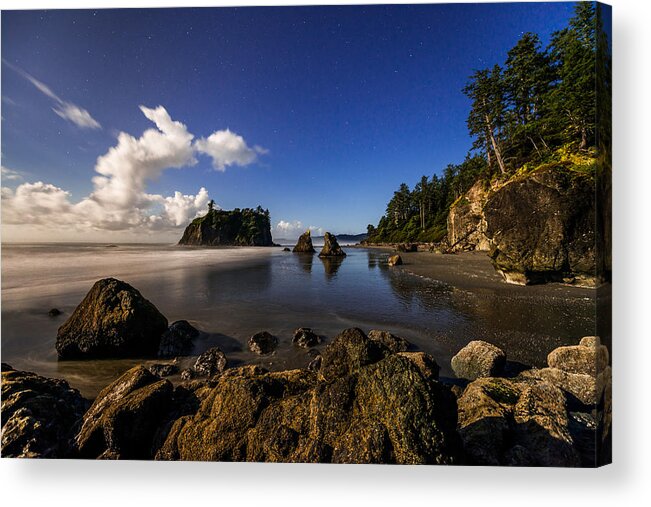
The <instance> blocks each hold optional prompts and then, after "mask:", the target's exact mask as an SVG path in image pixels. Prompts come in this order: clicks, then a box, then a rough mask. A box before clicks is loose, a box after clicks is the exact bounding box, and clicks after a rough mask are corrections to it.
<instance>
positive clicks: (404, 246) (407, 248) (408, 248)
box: [396, 243, 418, 253]
mask: <svg viewBox="0 0 651 507" xmlns="http://www.w3.org/2000/svg"><path fill="white" fill-rule="evenodd" d="M396 251H398V252H403V253H408V252H417V251H418V244H416V243H400V244H398V245H396Z"/></svg>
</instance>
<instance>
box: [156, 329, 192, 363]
mask: <svg viewBox="0 0 651 507" xmlns="http://www.w3.org/2000/svg"><path fill="white" fill-rule="evenodd" d="M199 334H200V333H199V330H198V329H196V328H194V327H193V326H192V325H190V323H189V322H188V321H187V320H177V321H176V322H174V323H173V324H172V325H170V327H168V328H167V330H166V331H165V332H164V333H163V335H162V336H161V339H160V345H159V346H158V357H177V356H187V355H189V354H190V353H191V352H192V349H193V348H194V339H195V338H197V337H198V336H199Z"/></svg>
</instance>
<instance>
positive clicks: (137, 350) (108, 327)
mask: <svg viewBox="0 0 651 507" xmlns="http://www.w3.org/2000/svg"><path fill="white" fill-rule="evenodd" d="M166 329H167V319H166V318H165V317H164V316H163V315H161V313H160V312H159V311H158V310H157V309H156V307H155V306H154V305H153V304H151V303H150V302H149V301H148V300H146V299H145V298H144V297H142V295H141V294H140V292H138V290H136V289H135V288H133V287H132V286H131V285H129V284H128V283H125V282H122V281H120V280H116V279H115V278H104V279H102V280H99V281H98V282H96V283H95V285H93V287H92V288H91V289H90V291H89V292H88V294H87V295H86V297H85V298H84V299H83V301H82V302H81V303H80V304H79V306H77V308H76V309H75V311H74V312H73V313H72V315H71V316H70V318H69V319H68V320H67V321H66V322H65V323H64V324H63V325H62V326H61V327H60V328H59V331H58V333H57V339H56V349H57V353H58V354H59V358H61V359H77V358H89V357H100V358H101V357H142V356H154V355H156V353H157V352H158V347H159V344H160V338H161V335H162V334H163V333H164V332H165V331H166Z"/></svg>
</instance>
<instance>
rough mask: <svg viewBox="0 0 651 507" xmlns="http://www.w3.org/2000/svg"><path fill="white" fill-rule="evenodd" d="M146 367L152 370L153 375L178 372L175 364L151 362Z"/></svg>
mask: <svg viewBox="0 0 651 507" xmlns="http://www.w3.org/2000/svg"><path fill="white" fill-rule="evenodd" d="M147 369H148V370H149V371H150V372H152V373H153V374H154V375H157V376H159V377H169V376H170V375H174V374H175V373H178V371H179V367H178V366H176V365H175V364H159V363H157V364H152V365H149V366H148V367H147Z"/></svg>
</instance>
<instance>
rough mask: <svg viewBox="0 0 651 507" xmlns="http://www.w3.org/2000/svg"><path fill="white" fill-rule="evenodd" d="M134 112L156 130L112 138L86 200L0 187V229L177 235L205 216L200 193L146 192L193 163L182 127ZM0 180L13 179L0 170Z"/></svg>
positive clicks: (43, 188)
mask: <svg viewBox="0 0 651 507" xmlns="http://www.w3.org/2000/svg"><path fill="white" fill-rule="evenodd" d="M140 109H141V111H142V113H143V114H144V115H145V117H147V118H148V119H149V120H151V121H152V122H153V123H154V124H155V125H156V128H152V129H148V130H146V131H145V132H143V134H142V135H141V136H140V137H138V138H136V137H133V136H131V135H129V134H127V133H124V132H121V133H120V134H119V135H118V142H117V144H116V145H115V146H114V147H112V148H110V149H109V150H108V152H107V153H106V154H104V155H102V156H100V157H98V159H97V163H96V165H95V172H96V173H97V175H96V176H95V177H93V178H92V182H93V186H94V188H93V191H92V192H91V193H90V195H88V196H87V197H85V198H83V199H82V200H81V201H79V202H77V203H73V202H72V201H71V199H70V193H69V192H67V191H66V190H64V189H62V188H59V187H57V186H55V185H52V184H48V183H44V182H41V181H37V182H35V183H22V184H21V185H19V186H18V187H17V188H16V190H15V191H14V190H11V189H10V188H7V187H3V188H2V212H3V216H2V222H3V225H4V224H7V225H21V226H22V225H27V226H33V227H35V228H39V227H40V228H43V229H46V228H48V229H51V227H52V225H53V223H55V224H56V226H57V227H61V226H63V227H64V228H67V229H66V230H69V229H74V230H75V231H78V232H83V233H87V232H88V231H105V232H107V231H129V232H130V233H135V232H140V233H152V232H154V231H177V229H178V228H179V227H182V226H184V225H186V224H187V223H188V222H189V221H190V220H192V219H193V218H195V217H196V216H198V215H199V214H200V213H201V212H203V211H205V209H206V206H207V204H208V201H209V200H210V197H209V195H208V191H207V190H206V189H205V188H201V189H200V190H199V191H198V193H197V194H196V195H185V194H182V193H181V192H174V194H173V195H172V196H163V195H159V194H150V193H147V192H146V186H147V182H149V181H151V180H154V179H156V178H157V177H159V176H160V174H161V173H162V172H163V171H164V170H165V169H168V168H181V167H187V166H192V165H193V164H195V163H196V159H195V157H194V147H193V145H192V141H193V139H194V136H193V135H192V134H191V133H190V132H188V129H187V128H186V126H185V125H184V124H182V123H180V122H178V121H174V120H172V119H171V118H170V116H169V114H168V113H167V111H166V110H165V108H164V107H162V106H159V107H157V108H155V109H150V108H147V107H144V106H141V108H140ZM2 175H3V178H8V179H15V178H16V177H17V175H19V173H18V172H17V171H12V170H10V169H7V168H4V167H3V168H2ZM177 232H178V231H177Z"/></svg>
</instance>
